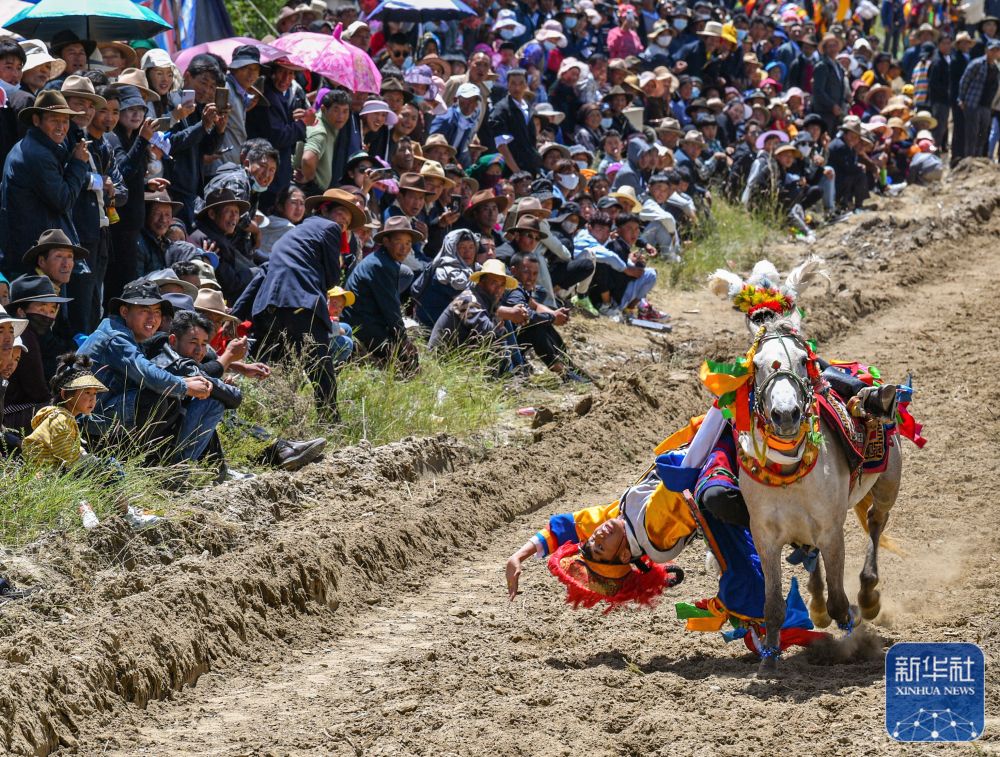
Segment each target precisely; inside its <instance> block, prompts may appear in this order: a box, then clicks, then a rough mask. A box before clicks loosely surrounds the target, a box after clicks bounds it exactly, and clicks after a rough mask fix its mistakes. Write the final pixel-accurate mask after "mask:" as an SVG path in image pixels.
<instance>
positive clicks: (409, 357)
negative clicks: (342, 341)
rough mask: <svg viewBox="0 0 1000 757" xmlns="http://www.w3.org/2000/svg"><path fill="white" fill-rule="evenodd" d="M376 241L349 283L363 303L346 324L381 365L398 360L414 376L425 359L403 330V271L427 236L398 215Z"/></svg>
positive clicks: (349, 313) (349, 312)
mask: <svg viewBox="0 0 1000 757" xmlns="http://www.w3.org/2000/svg"><path fill="white" fill-rule="evenodd" d="M374 238H375V242H376V243H377V244H378V245H379V247H378V249H376V250H375V252H373V253H372V254H371V255H369V256H368V257H366V258H365V259H364V260H362V261H361V262H360V263H359V264H358V265H357V266H356V267H355V268H354V270H353V271H351V275H350V276H348V278H347V283H346V284H345V289H347V290H348V291H351V292H354V294H355V296H356V297H357V300H356V301H355V302H354V304H353V305H351V306H350V307H349V308H347V309H346V310H345V311H344V321H345V322H346V323H349V324H351V327H352V328H353V329H354V336H355V337H356V339H357V341H358V342H359V343H360V344H361V345H362V346H364V348H365V350H366V351H367V352H368V354H369V355H371V357H372V358H373V359H374V360H375V361H376V362H377V363H378V364H379V365H382V366H386V365H388V364H389V362H391V361H392V360H393V359H395V360H397V361H398V362H399V366H400V373H401V374H402V375H404V376H408V375H412V374H413V373H416V371H417V370H418V369H419V359H418V356H417V348H416V347H414V346H413V343H412V342H411V341H410V339H409V337H408V336H407V335H406V327H405V326H404V325H403V310H402V306H401V303H400V299H399V283H400V267H401V264H402V262H403V261H404V260H406V258H407V257H409V256H410V255H411V254H412V252H413V245H414V244H415V243H419V242H422V241H424V236H423V234H421V233H420V232H419V231H417V230H416V229H414V228H413V227H412V226H411V225H410V221H409V219H408V218H406V217H405V216H392V217H391V218H388V219H386V221H385V223H384V224H383V226H382V230H381V231H379V232H378V233H377V234H375V237H374Z"/></svg>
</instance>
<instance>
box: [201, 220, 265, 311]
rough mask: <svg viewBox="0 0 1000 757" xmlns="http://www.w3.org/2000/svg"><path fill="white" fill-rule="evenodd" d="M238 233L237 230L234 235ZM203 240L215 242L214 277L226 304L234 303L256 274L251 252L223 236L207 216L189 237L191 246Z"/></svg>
mask: <svg viewBox="0 0 1000 757" xmlns="http://www.w3.org/2000/svg"><path fill="white" fill-rule="evenodd" d="M239 233H240V232H239V230H237V232H236V235H239ZM205 240H208V241H210V242H215V244H216V246H217V247H218V250H217V253H218V255H219V265H218V266H216V268H215V275H216V277H217V278H218V280H219V287H220V288H221V289H222V294H223V296H224V297H225V298H226V302H235V301H236V300H237V299H238V298H239V296H240V294H242V292H243V290H244V289H246V287H247V285H248V284H249V283H250V281H251V280H252V279H253V277H254V273H255V272H256V268H255V267H254V264H255V260H254V255H253V250H248V249H246V248H245V247H241V246H240V245H239V244H237V243H236V242H234V240H233V238H232V237H228V236H226V235H225V234H223V233H222V229H220V228H219V227H218V226H216V225H215V224H214V223H212V219H210V218H208V217H207V216H206V217H204V218H203V219H201V220H199V221H198V230H197V231H196V232H195V233H194V234H192V235H191V242H192V244H194V245H196V246H198V247H201V246H202V244H203V242H204V241H205Z"/></svg>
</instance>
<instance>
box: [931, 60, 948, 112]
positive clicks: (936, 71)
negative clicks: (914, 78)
mask: <svg viewBox="0 0 1000 757" xmlns="http://www.w3.org/2000/svg"><path fill="white" fill-rule="evenodd" d="M927 99H928V100H929V101H930V102H932V103H942V104H944V105H950V104H951V64H950V63H949V61H948V59H947V58H945V57H944V56H943V55H941V53H940V52H937V53H935V54H934V59H933V60H932V61H931V66H930V68H929V69H928V71H927Z"/></svg>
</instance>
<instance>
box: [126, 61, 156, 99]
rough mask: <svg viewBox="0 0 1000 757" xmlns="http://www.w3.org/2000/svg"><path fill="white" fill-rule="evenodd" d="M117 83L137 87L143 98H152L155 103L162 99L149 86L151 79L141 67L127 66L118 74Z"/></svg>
mask: <svg viewBox="0 0 1000 757" xmlns="http://www.w3.org/2000/svg"><path fill="white" fill-rule="evenodd" d="M116 83H117V84H127V85H128V86H130V87H135V88H136V89H138V90H139V91H140V92H141V93H142V96H143V98H145V99H146V100H150V101H151V102H154V103H155V102H159V101H160V96H159V95H158V94H156V93H155V92H154V91H153V90H151V89H150V88H149V81H148V80H147V79H146V72H145V71H143V70H142V69H140V68H126V69H125V70H124V71H122V72H121V73H120V74H118V81H117V82H116Z"/></svg>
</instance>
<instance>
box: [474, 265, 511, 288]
mask: <svg viewBox="0 0 1000 757" xmlns="http://www.w3.org/2000/svg"><path fill="white" fill-rule="evenodd" d="M483 276H501V277H502V278H503V280H504V289H507V290H510V289H517V287H518V282H517V279H515V278H514V277H513V276H508V275H507V266H505V265H504V264H503V261H502V260H497V259H496V258H490V259H489V260H487V261H486V262H485V263H483V267H482V268H480V269H479V270H478V271H476V272H475V273H473V274H472V275H471V276H470V277H469V278H470V279H471V280H472V283H473V284H478V283H479V280H480V279H481V278H482V277H483Z"/></svg>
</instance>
